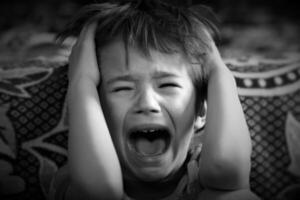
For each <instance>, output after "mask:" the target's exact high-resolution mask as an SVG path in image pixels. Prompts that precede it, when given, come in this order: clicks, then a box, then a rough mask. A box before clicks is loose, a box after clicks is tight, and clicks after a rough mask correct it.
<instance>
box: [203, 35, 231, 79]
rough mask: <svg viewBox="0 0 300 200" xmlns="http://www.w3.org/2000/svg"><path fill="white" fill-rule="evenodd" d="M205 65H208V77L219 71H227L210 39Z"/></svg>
mask: <svg viewBox="0 0 300 200" xmlns="http://www.w3.org/2000/svg"><path fill="white" fill-rule="evenodd" d="M205 63H206V65H208V70H209V75H211V74H212V73H213V72H215V71H218V70H221V69H228V68H227V67H226V65H225V63H224V61H223V59H222V57H221V55H220V52H219V50H218V48H217V46H216V44H215V42H214V41H213V40H212V39H211V51H210V52H209V53H208V55H207V57H206V61H205Z"/></svg>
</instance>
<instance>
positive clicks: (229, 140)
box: [200, 64, 251, 189]
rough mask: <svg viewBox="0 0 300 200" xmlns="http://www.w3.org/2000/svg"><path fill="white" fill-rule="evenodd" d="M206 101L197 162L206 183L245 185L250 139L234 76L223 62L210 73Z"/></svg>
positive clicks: (218, 186) (248, 166) (247, 179)
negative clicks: (199, 154)
mask: <svg viewBox="0 0 300 200" xmlns="http://www.w3.org/2000/svg"><path fill="white" fill-rule="evenodd" d="M207 102H208V103H207V121H206V127H205V137H204V142H203V143H204V144H203V152H202V162H201V165H200V166H201V170H202V173H203V179H204V181H205V184H206V185H208V186H212V187H216V188H223V189H235V188H240V187H248V182H249V172H250V154H251V140H250V135H249V131H248V127H247V124H246V121H245V117H244V113H243V110H242V107H241V104H240V101H239V98H238V94H237V88H236V84H235V80H234V77H233V76H232V74H231V72H230V71H229V69H228V68H227V67H226V66H225V64H224V66H223V67H219V68H216V69H214V71H212V72H211V73H210V77H209V83H208V100H207ZM220 180H222V181H220Z"/></svg>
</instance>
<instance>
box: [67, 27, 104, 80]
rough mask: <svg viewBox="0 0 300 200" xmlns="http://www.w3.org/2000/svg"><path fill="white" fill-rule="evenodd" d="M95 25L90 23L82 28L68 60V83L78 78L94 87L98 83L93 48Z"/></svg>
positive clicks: (98, 75)
mask: <svg viewBox="0 0 300 200" xmlns="http://www.w3.org/2000/svg"><path fill="white" fill-rule="evenodd" d="M96 28H97V23H96V22H92V23H90V24H87V25H85V26H84V27H83V29H82V31H81V33H80V35H79V37H78V40H77V42H76V44H75V45H74V46H73V49H72V52H71V55H70V58H69V73H68V78H69V81H70V83H72V82H74V81H75V82H76V81H77V80H78V79H79V78H87V79H90V80H91V81H93V83H95V84H96V85H98V84H99V82H100V72H99V68H98V64H97V57H96V48H95V32H96Z"/></svg>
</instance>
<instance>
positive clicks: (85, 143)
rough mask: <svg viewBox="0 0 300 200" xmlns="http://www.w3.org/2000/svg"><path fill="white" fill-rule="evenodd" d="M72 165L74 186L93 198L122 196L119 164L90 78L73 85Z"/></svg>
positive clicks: (70, 96)
mask: <svg viewBox="0 0 300 200" xmlns="http://www.w3.org/2000/svg"><path fill="white" fill-rule="evenodd" d="M68 105H69V127H70V128H69V132H70V134H69V146H68V148H69V150H68V151H69V165H70V171H71V178H72V182H73V183H74V185H76V186H78V187H79V188H81V190H82V191H84V192H85V193H86V194H89V196H90V197H95V198H99V197H102V198H103V197H104V198H106V197H114V196H115V197H116V198H117V199H118V197H121V196H122V193H123V191H122V190H123V183H122V175H121V169H120V164H119V161H118V158H117V154H116V151H115V149H114V146H113V143H112V140H111V137H110V134H109V131H108V128H107V125H106V122H105V119H104V116H103V113H102V109H101V105H100V102H99V97H98V93H97V90H96V86H95V84H94V83H93V82H92V81H91V80H89V79H87V78H79V79H77V80H76V81H73V82H72V83H70V86H69V90H68Z"/></svg>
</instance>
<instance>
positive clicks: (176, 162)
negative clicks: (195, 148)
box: [99, 41, 196, 181]
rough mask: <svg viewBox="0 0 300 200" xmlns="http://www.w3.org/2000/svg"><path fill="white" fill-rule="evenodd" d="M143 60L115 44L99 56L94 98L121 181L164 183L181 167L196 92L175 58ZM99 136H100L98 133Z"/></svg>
mask: <svg viewBox="0 0 300 200" xmlns="http://www.w3.org/2000/svg"><path fill="white" fill-rule="evenodd" d="M150 52H151V56H150V58H147V57H145V56H143V55H142V54H140V53H139V51H138V50H137V49H135V48H131V47H129V48H128V50H127V53H128V54H127V56H128V60H127V62H126V50H125V48H124V44H123V42H121V41H116V42H113V43H111V44H109V45H108V46H106V47H104V48H103V49H102V50H101V52H100V55H101V61H100V63H101V64H100V65H101V79H102V80H101V81H102V83H101V86H100V91H99V92H100V99H101V105H102V108H103V111H104V114H105V118H106V121H107V124H108V128H109V131H110V134H111V136H112V139H113V142H114V145H115V148H116V150H117V153H118V157H119V160H120V163H121V165H122V167H123V169H124V170H125V171H126V172H127V174H125V176H126V177H128V176H129V177H131V178H138V179H141V180H143V181H156V180H160V179H163V178H168V176H171V175H172V174H173V173H175V172H177V170H178V169H179V168H180V167H181V166H182V164H183V163H184V161H185V159H186V155H187V151H188V148H189V144H190V141H191V138H192V136H193V133H194V123H195V117H196V116H195V100H196V93H195V88H194V86H193V83H192V80H191V78H190V76H189V74H188V70H187V68H188V67H189V66H186V65H187V63H186V62H185V61H184V59H183V58H182V57H181V56H180V55H179V54H173V55H168V54H162V53H159V52H157V51H150ZM99 134H101V133H99Z"/></svg>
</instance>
